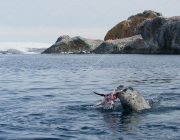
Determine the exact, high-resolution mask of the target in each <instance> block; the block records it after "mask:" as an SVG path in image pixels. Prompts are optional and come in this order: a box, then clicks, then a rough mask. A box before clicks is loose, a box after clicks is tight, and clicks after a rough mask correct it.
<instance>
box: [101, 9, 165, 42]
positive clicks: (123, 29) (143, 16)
mask: <svg viewBox="0 0 180 140" xmlns="http://www.w3.org/2000/svg"><path fill="white" fill-rule="evenodd" d="M158 16H162V14H161V13H157V12H154V11H151V10H148V11H144V12H143V13H139V14H137V15H134V16H131V17H129V18H128V19H127V20H124V21H122V22H120V23H119V24H117V25H116V26H115V27H113V28H112V29H111V30H109V31H108V33H107V34H106V36H105V38H104V40H108V39H121V38H125V37H131V36H134V35H137V34H138V32H137V30H136V28H137V27H138V25H139V24H140V23H142V22H144V21H145V20H148V19H153V18H155V17H158Z"/></svg>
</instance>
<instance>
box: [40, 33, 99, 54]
mask: <svg viewBox="0 0 180 140" xmlns="http://www.w3.org/2000/svg"><path fill="white" fill-rule="evenodd" d="M101 43H102V40H92V39H86V38H82V37H79V36H77V37H73V38H70V37H69V36H62V37H59V38H58V40H57V41H56V43H55V44H53V45H52V46H51V47H50V48H48V49H46V50H45V51H44V52H42V53H47V54H49V53H76V54H77V53H90V52H91V51H92V50H94V49H95V48H96V47H97V46H99V45H100V44H101Z"/></svg>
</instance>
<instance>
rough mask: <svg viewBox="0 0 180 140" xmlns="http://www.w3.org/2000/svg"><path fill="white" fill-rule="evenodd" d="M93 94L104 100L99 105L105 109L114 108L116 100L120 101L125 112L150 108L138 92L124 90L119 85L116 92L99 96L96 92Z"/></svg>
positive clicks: (132, 89) (129, 89)
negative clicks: (102, 97)
mask: <svg viewBox="0 0 180 140" xmlns="http://www.w3.org/2000/svg"><path fill="white" fill-rule="evenodd" d="M95 94H98V95H101V96H104V100H103V101H102V102H101V104H99V105H104V106H105V108H114V107H115V105H114V101H115V100H116V99H117V98H119V99H120V101H121V104H122V106H123V108H124V109H125V110H134V111H140V110H143V109H149V108H151V107H150V106H149V104H148V102H146V100H145V99H144V98H143V96H142V95H141V94H140V93H139V92H138V90H136V89H134V88H132V87H128V88H125V87H124V86H122V85H120V86H118V87H117V90H114V91H113V92H111V93H109V94H100V93H96V92H95Z"/></svg>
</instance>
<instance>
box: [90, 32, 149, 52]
mask: <svg viewBox="0 0 180 140" xmlns="http://www.w3.org/2000/svg"><path fill="white" fill-rule="evenodd" d="M149 52H150V50H149V48H144V41H143V39H142V37H141V35H136V36H132V37H128V38H123V39H116V40H107V41H104V42H103V43H101V44H100V45H99V46H98V47H97V48H96V49H95V50H93V51H91V53H96V54H135V53H149Z"/></svg>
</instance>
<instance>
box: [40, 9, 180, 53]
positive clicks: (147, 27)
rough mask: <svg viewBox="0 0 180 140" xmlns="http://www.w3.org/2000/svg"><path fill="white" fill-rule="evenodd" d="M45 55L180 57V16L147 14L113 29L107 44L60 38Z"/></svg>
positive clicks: (79, 38) (84, 39) (108, 35)
mask: <svg viewBox="0 0 180 140" xmlns="http://www.w3.org/2000/svg"><path fill="white" fill-rule="evenodd" d="M42 53H43V54H51V53H61V54H63V53H73V54H82V53H83V54H89V53H93V54H180V16H178V17H163V16H162V14H161V13H157V12H154V11H150V10H149V11H144V12H143V13H139V14H137V15H133V16H131V17H129V18H128V19H127V20H125V21H122V22H120V23H119V24H117V25H116V26H115V27H113V28H112V29H111V30H110V31H108V33H107V34H106V36H105V40H104V41H103V40H92V39H86V38H82V37H79V36H77V37H73V38H71V37H69V36H68V35H64V36H60V37H59V38H58V39H57V41H56V42H55V44H53V45H52V46H51V47H49V48H48V49H46V50H45V51H44V52H42Z"/></svg>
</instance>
